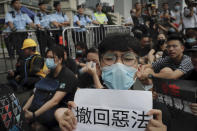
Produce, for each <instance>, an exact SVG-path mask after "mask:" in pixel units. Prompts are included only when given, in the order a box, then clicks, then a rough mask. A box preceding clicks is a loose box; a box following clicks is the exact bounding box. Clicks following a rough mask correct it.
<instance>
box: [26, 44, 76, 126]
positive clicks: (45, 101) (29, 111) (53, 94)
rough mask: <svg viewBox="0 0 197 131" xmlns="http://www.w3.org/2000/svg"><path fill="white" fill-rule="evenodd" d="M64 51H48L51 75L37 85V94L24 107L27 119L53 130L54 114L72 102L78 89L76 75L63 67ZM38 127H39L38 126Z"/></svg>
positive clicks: (58, 49)
mask: <svg viewBox="0 0 197 131" xmlns="http://www.w3.org/2000/svg"><path fill="white" fill-rule="evenodd" d="M63 59H64V50H63V49H62V48H60V47H59V46H57V47H54V48H53V49H52V50H51V51H48V53H47V58H46V65H47V67H48V68H49V69H50V73H49V74H48V75H47V77H46V78H45V79H42V80H41V81H39V82H38V83H37V84H36V85H35V92H34V94H33V95H32V96H31V97H30V99H29V100H28V102H27V103H26V104H25V106H24V107H23V111H24V112H25V118H26V119H27V120H29V121H33V122H34V123H35V122H36V125H39V126H40V124H41V125H44V126H46V127H49V128H52V127H54V126H56V124H57V123H56V121H55V120H54V116H53V113H54V111H55V109H56V108H58V107H61V106H63V107H65V106H66V104H65V103H67V102H68V101H70V100H72V99H73V97H74V93H75V91H76V89H77V85H76V83H77V80H76V77H75V75H74V74H73V73H72V72H71V71H70V70H69V69H68V68H67V67H65V66H64V65H63ZM38 123H39V124H38ZM36 127H37V126H36Z"/></svg>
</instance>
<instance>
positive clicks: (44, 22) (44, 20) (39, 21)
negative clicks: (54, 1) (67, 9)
mask: <svg viewBox="0 0 197 131" xmlns="http://www.w3.org/2000/svg"><path fill="white" fill-rule="evenodd" d="M38 6H39V9H40V11H39V12H38V13H37V14H36V16H35V17H34V22H35V24H36V26H37V27H39V28H49V27H50V26H49V24H50V16H49V15H48V14H47V12H46V4H45V3H44V2H39V4H38Z"/></svg>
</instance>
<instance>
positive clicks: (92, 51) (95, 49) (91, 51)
mask: <svg viewBox="0 0 197 131" xmlns="http://www.w3.org/2000/svg"><path fill="white" fill-rule="evenodd" d="M89 53H96V54H98V53H99V51H98V49H97V48H95V47H92V48H90V49H88V50H87V52H86V56H87V55H88V54H89Z"/></svg>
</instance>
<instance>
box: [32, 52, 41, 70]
mask: <svg viewBox="0 0 197 131" xmlns="http://www.w3.org/2000/svg"><path fill="white" fill-rule="evenodd" d="M36 58H42V57H41V56H40V55H34V56H33V58H32V59H31V62H30V65H29V70H30V72H31V71H32V67H33V64H34V61H35V59H36Z"/></svg>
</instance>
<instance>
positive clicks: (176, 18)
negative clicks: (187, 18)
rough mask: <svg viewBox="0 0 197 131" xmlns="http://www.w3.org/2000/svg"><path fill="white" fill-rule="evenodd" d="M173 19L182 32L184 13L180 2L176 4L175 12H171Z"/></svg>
mask: <svg viewBox="0 0 197 131" xmlns="http://www.w3.org/2000/svg"><path fill="white" fill-rule="evenodd" d="M171 17H172V18H173V19H174V22H173V23H174V24H176V26H177V27H178V30H179V31H181V30H182V23H183V21H182V12H181V4H180V2H176V3H175V5H174V10H173V11H171Z"/></svg>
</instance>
